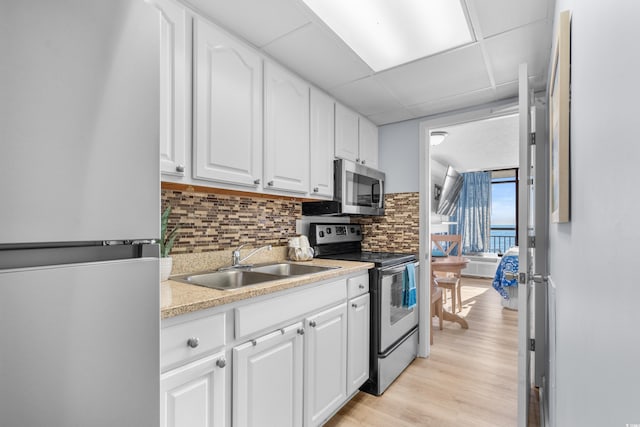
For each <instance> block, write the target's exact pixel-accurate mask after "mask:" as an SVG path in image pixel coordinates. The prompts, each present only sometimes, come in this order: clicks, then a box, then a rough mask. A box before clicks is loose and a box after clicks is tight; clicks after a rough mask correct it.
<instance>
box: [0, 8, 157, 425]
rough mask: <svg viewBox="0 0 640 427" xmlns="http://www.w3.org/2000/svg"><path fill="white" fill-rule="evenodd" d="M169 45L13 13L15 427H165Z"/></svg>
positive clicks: (1, 199) (6, 72) (9, 318)
mask: <svg viewBox="0 0 640 427" xmlns="http://www.w3.org/2000/svg"><path fill="white" fill-rule="evenodd" d="M159 33H160V19H159V14H158V11H157V10H156V9H155V8H154V7H153V6H151V5H150V4H148V3H146V2H144V1H143V0H109V1H104V0H56V1H51V0H8V1H2V2H0V426H105V427H106V426H110V427H111V426H149V427H151V426H153V427H157V426H158V425H159V420H160V415H159V373H160V368H159V365H160V361H159V358H160V356H159V335H160V313H159V311H160V310H159V307H160V304H159V293H160V292H159V287H160V284H159V271H158V270H159V267H158V247H157V245H156V244H155V241H157V239H158V238H159V234H160V231H159V230H160V226H159V217H160V189H159V186H160V178H159V175H160V174H159V153H158V151H159V143H158V132H159V127H160V126H159V87H160V85H159V63H160V62H159V48H160V47H159Z"/></svg>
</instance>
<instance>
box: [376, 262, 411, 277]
mask: <svg viewBox="0 0 640 427" xmlns="http://www.w3.org/2000/svg"><path fill="white" fill-rule="evenodd" d="M407 264H414V265H415V267H418V266H420V262H419V261H418V262H408V263H405V264H402V265H401V266H399V267H393V268H389V269H386V270H382V275H383V276H393V275H394V274H398V273H402V272H403V271H404V270H405V269H406V268H407Z"/></svg>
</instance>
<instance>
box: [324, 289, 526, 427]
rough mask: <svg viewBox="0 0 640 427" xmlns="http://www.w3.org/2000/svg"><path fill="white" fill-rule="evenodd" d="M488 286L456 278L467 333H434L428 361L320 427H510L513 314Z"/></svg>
mask: <svg viewBox="0 0 640 427" xmlns="http://www.w3.org/2000/svg"><path fill="white" fill-rule="evenodd" d="M490 283H491V282H490V280H479V279H471V278H463V287H462V301H463V309H462V312H461V313H460V314H461V315H462V316H464V317H465V318H466V319H467V321H468V322H469V329H467V330H464V329H461V328H460V326H459V325H458V324H455V323H451V322H446V321H445V324H444V330H442V331H440V330H439V329H438V328H437V327H436V328H434V331H435V333H434V345H433V346H432V347H431V355H430V357H429V358H428V359H416V360H415V361H414V362H413V363H412V364H411V365H410V366H409V367H408V368H407V369H406V370H405V371H404V372H403V373H402V375H400V377H399V378H398V379H397V380H396V381H395V382H394V383H393V384H392V385H391V386H390V387H389V388H388V389H387V391H385V393H384V395H382V396H381V397H375V396H372V395H369V394H366V393H363V392H359V393H358V394H357V395H356V396H355V397H354V398H353V399H352V400H351V401H350V402H349V403H348V404H347V405H346V406H345V407H343V408H342V409H341V410H340V412H338V414H336V415H335V416H334V417H333V418H332V419H331V420H329V422H328V423H327V424H326V426H328V427H354V426H371V427H376V426H380V427H406V426H437V427H447V426H456V427H459V426H487V427H497V426H505V427H512V426H516V425H517V386H518V380H517V345H518V336H517V335H518V319H517V312H516V311H511V310H506V309H503V308H502V306H501V305H500V296H499V295H498V293H497V292H496V291H495V290H494V289H493V288H492V287H491V285H490ZM447 303H449V300H447ZM447 305H449V304H446V305H445V307H447ZM449 308H450V305H449ZM434 320H435V319H434ZM435 322H436V323H435V324H437V320H435ZM435 324H434V325H435Z"/></svg>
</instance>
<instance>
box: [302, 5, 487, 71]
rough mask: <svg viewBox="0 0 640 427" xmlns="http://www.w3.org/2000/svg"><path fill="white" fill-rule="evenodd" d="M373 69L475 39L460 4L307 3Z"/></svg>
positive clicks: (417, 57)
mask: <svg viewBox="0 0 640 427" xmlns="http://www.w3.org/2000/svg"><path fill="white" fill-rule="evenodd" d="M302 1H303V2H304V3H305V4H306V5H307V6H308V7H309V8H310V9H311V10H312V11H313V12H314V13H315V14H316V15H317V16H318V17H319V18H320V19H321V20H322V21H324V23H325V24H326V25H327V26H329V28H331V29H332V30H333V31H334V32H335V33H336V34H337V35H338V36H339V37H340V38H341V39H342V40H343V41H344V42H345V43H346V44H347V45H349V47H350V48H351V49H353V51H354V52H356V54H358V56H360V58H362V60H363V61H364V62H366V63H367V64H368V65H369V66H370V67H371V68H372V69H373V70H374V71H376V72H377V71H381V70H386V69H388V68H391V67H395V66H397V65H400V64H404V63H407V62H410V61H414V60H416V59H419V58H422V57H425V56H429V55H433V54H436V53H438V52H442V51H445V50H448V49H452V48H454V47H457V46H461V45H464V44H467V43H471V42H472V41H474V39H473V36H472V34H471V30H470V27H469V23H468V22H467V17H466V15H465V13H464V10H463V7H462V4H461V2H460V1H459V0H458V1H456V0H302Z"/></svg>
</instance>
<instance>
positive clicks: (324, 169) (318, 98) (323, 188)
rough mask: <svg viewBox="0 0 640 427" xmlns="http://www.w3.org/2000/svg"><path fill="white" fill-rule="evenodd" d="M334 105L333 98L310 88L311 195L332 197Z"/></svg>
mask: <svg viewBox="0 0 640 427" xmlns="http://www.w3.org/2000/svg"><path fill="white" fill-rule="evenodd" d="M334 105H335V102H334V100H333V98H331V97H329V96H327V95H325V94H324V93H322V92H320V91H318V90H316V89H314V88H311V93H310V114H311V123H310V126H311V133H310V139H311V140H310V147H309V148H310V150H311V156H310V163H309V176H310V182H309V184H310V191H309V193H310V195H311V196H313V197H327V198H332V197H333V157H334V133H335V120H334Z"/></svg>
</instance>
